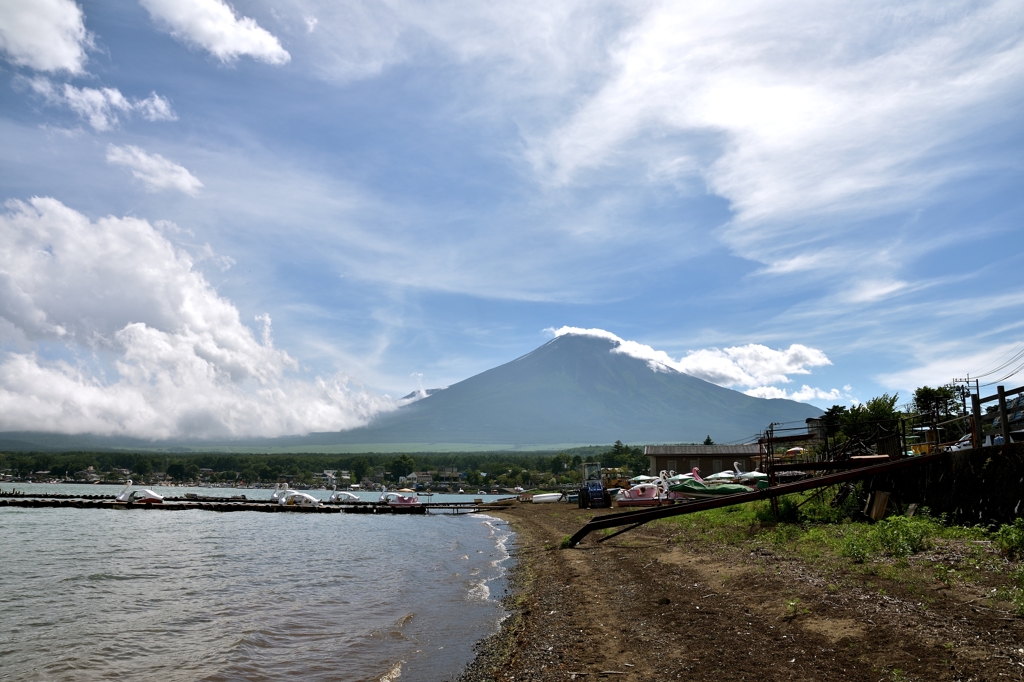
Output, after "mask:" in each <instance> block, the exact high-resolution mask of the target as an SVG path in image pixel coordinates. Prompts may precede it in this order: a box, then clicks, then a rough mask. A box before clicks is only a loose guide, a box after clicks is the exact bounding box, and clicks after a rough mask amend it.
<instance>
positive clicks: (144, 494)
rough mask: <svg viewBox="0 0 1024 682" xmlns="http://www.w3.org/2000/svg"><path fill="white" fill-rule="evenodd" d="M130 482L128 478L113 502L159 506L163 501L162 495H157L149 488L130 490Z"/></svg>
mask: <svg viewBox="0 0 1024 682" xmlns="http://www.w3.org/2000/svg"><path fill="white" fill-rule="evenodd" d="M131 487H132V480H131V479H130V478H129V479H128V483H127V485H125V487H124V490H122V491H121V492H120V494H118V496H117V497H115V498H114V502H123V503H126V504H127V503H128V502H133V503H135V504H161V503H162V502H163V501H164V496H163V495H157V494H156V493H155V492H153V491H152V490H150V489H149V488H143V489H142V490H132V489H131Z"/></svg>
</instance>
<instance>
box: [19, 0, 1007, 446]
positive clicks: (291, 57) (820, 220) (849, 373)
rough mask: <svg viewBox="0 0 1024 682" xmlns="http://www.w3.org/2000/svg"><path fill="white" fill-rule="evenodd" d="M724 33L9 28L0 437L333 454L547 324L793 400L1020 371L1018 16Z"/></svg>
mask: <svg viewBox="0 0 1024 682" xmlns="http://www.w3.org/2000/svg"><path fill="white" fill-rule="evenodd" d="M718 5H719V4H717V3H716V4H707V5H703V4H695V3H659V2H640V3H637V2H586V3H583V2H580V3H572V2H569V3H562V4H559V5H558V6H551V3H540V2H537V3H531V2H523V3H513V4H512V5H496V4H494V3H472V2H462V3H459V2H401V1H398V0H391V1H387V2H372V3H369V2H368V3H359V2H323V3H319V2H314V1H313V0H289V1H284V2H274V3H267V2H235V3H232V4H230V5H229V4H226V3H224V2H223V1H222V0H177V1H172V0H140V1H139V2H134V1H128V0H125V1H109V2H103V3H98V2H84V3H79V4H76V3H74V2H71V0H5V2H3V3H2V4H0V48H2V56H3V62H2V63H0V76H2V78H3V80H4V81H5V82H4V84H3V86H2V87H3V88H4V89H5V90H6V94H5V95H4V96H3V98H0V138H2V139H3V145H2V146H0V155H2V166H0V183H2V188H0V198H2V199H3V200H4V201H6V202H7V204H6V206H5V208H4V209H3V212H2V218H0V231H2V233H3V235H4V236H3V239H2V240H0V251H2V252H3V253H2V254H0V255H2V262H0V352H2V357H0V415H3V416H2V417H0V429H3V430H14V429H40V430H57V431H70V432H79V431H92V432H98V433H110V434H114V433H120V434H130V435H142V436H153V437H160V436H177V435H211V436H212V435H217V436H221V435H253V434H255V435H278V434H282V433H300V432H306V431H309V430H330V429H339V428H347V427H351V426H354V425H357V424H360V423H363V422H365V421H366V419H368V418H370V417H371V416H372V415H373V414H375V413H377V412H378V411H380V410H387V409H393V408H394V406H395V405H396V402H395V400H394V399H395V398H398V397H400V396H402V395H405V394H406V393H408V392H410V391H413V390H415V389H416V388H417V387H418V386H420V385H422V386H423V387H427V388H429V387H437V386H446V385H449V384H451V383H454V382H456V381H459V380H461V379H464V378H466V377H468V376H471V375H473V374H476V373H478V372H481V371H483V370H486V369H488V368H490V367H493V366H496V365H498V364H501V363H503V362H507V361H508V360H511V359H513V358H515V357H517V356H519V355H522V354H523V353H526V352H529V351H530V350H532V349H533V348H535V347H537V346H539V345H540V344H542V343H544V342H545V341H547V340H549V339H550V338H552V335H553V334H554V330H557V329H560V328H562V327H571V328H578V329H580V330H585V329H590V330H604V331H607V332H609V333H611V334H613V335H616V336H617V337H619V338H621V339H624V340H628V341H631V342H635V348H637V349H639V350H637V355H638V356H640V357H655V356H656V357H658V358H661V360H659V361H662V360H663V361H668V362H672V363H675V366H677V367H678V368H680V369H682V370H684V371H688V372H691V373H693V374H695V375H697V376H701V377H703V378H708V379H709V380H714V381H716V382H717V383H720V384H722V385H727V386H730V387H732V388H735V389H737V390H742V391H747V392H751V393H753V394H755V395H762V396H765V397H780V396H795V397H797V398H799V399H804V400H807V401H809V402H812V403H814V404H816V405H819V406H822V407H827V406H829V405H831V404H833V403H837V402H838V403H845V404H850V403H851V402H854V401H857V400H865V399H867V398H870V397H872V396H874V395H878V394H880V393H882V392H889V393H893V392H895V391H899V392H900V395H901V396H904V397H907V396H908V394H909V393H910V392H911V391H912V390H913V388H914V387H916V386H919V385H922V384H926V383H927V384H931V385H935V384H941V383H945V382H947V381H949V380H950V379H952V378H954V377H960V376H964V375H965V374H967V373H972V374H979V373H982V372H985V371H986V370H988V369H991V368H992V367H995V366H998V365H999V363H1000V358H1006V357H1012V356H1013V354H1014V353H1015V352H1016V351H1018V350H1020V349H1021V348H1022V347H1024V284H1022V283H1021V278H1020V276H1019V274H1020V273H1021V272H1022V266H1024V236H1022V233H1021V220H1022V217H1024V199H1022V197H1024V191H1022V185H1024V182H1022V181H1024V172H1022V170H1024V169H1022V165H1024V154H1022V151H1024V125H1022V124H1021V119H1020V111H1022V109H1024V107H1022V104H1024V42H1022V38H1024V30H1022V29H1024V11H1022V9H1021V7H1020V5H1019V3H1016V2H948V3H937V2H927V3H926V2H917V3H893V2H865V3H857V4H856V5H855V6H849V5H847V4H845V3H810V2H746V3H733V4H730V5H728V6H726V7H720V6H718ZM590 333H601V332H590ZM659 351H660V352H661V354H658V352H659ZM1015 366H1016V365H1012V366H1011V367H1010V369H1012V368H1013V367H1015ZM1022 375H1024V372H1022V374H1021V375H1017V376H1015V377H1011V378H1009V379H1007V380H1006V381H1005V382H1004V383H1005V384H1006V385H1007V386H1008V387H1009V386H1017V385H1020V383H1021V376H1022ZM999 376H1001V375H999ZM999 376H997V375H990V376H989V377H988V378H989V379H993V378H999Z"/></svg>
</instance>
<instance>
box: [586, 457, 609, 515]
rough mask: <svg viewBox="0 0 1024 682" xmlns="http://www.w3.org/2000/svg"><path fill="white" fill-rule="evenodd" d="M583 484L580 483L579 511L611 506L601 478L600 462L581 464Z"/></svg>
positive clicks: (606, 489)
mask: <svg viewBox="0 0 1024 682" xmlns="http://www.w3.org/2000/svg"><path fill="white" fill-rule="evenodd" d="M582 466H583V472H582V473H583V482H582V483H580V492H579V501H578V503H579V507H580V509H597V508H599V507H610V506H612V496H611V494H610V493H609V492H608V488H606V487H605V485H604V481H603V480H602V477H601V463H600V462H584V463H583V465H582Z"/></svg>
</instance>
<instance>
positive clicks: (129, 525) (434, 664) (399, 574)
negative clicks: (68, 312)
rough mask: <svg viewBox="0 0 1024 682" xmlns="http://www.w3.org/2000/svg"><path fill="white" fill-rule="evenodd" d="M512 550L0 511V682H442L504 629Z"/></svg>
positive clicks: (450, 521) (309, 526)
mask: <svg viewBox="0 0 1024 682" xmlns="http://www.w3.org/2000/svg"><path fill="white" fill-rule="evenodd" d="M12 487H16V488H17V489H18V490H21V491H24V492H29V493H35V492H44V491H45V492H60V493H83V492H85V493H91V494H116V493H117V492H119V491H120V489H121V488H120V487H115V486H73V485H52V486H44V485H29V484H16V485H12V484H4V485H2V486H0V489H3V490H6V491H10V490H11V488H12ZM153 489H154V490H156V491H157V492H159V493H161V494H164V495H181V494H183V493H184V492H198V493H200V494H203V495H209V496H221V495H223V496H228V495H231V494H236V493H242V494H245V495H246V496H247V497H249V498H250V499H260V498H268V497H269V496H270V492H271V491H269V490H231V489H199V488H157V487H154V488H153ZM309 492H312V493H313V494H316V495H317V496H320V497H324V498H326V497H327V496H328V495H329V494H330V493H329V491H309ZM363 496H365V497H366V498H367V499H375V498H376V495H375V494H370V493H364V494H363ZM425 499H426V498H425ZM455 499H457V500H459V501H471V500H472V499H473V497H472V496H468V497H467V496H441V495H437V496H435V497H434V498H432V501H445V500H455ZM509 536H510V533H509V531H508V528H507V526H506V525H505V524H504V522H502V521H499V520H497V519H494V518H490V517H487V516H484V515H479V514H475V515H464V516H455V517H453V516H444V515H427V516H390V515H379V516H378V515H371V514H366V515H364V514H358V515H357V514H323V515H321V514H262V513H258V512H251V513H245V512H234V513H231V514H223V513H216V512H210V511H202V510H195V511H177V512H173V513H169V512H158V511H135V510H132V511H129V510H119V509H111V510H99V509H73V508H72V509H69V508H63V509H20V508H2V509H0V538H2V542H3V548H2V550H0V671H2V674H0V677H3V678H5V679H24V680H99V679H114V678H117V679H129V678H142V679H145V678H160V679H162V680H197V679H200V680H282V679H286V678H288V679H295V678H302V679H304V680H395V679H399V678H401V679H407V680H428V681H429V680H445V679H448V678H449V677H451V676H453V675H455V674H457V673H458V672H459V671H460V670H461V669H462V668H463V667H464V666H465V665H466V664H467V663H468V662H469V661H470V660H471V659H472V657H473V651H472V646H473V644H474V643H475V642H476V641H477V640H479V639H481V638H483V637H485V636H487V635H488V634H490V633H492V632H494V631H496V630H497V628H498V625H499V623H500V620H501V618H502V617H503V615H504V613H503V610H502V609H501V606H500V604H499V603H498V599H499V598H500V597H501V595H502V594H503V592H504V590H505V577H504V576H505V570H506V568H507V567H506V563H507V560H508V552H507V550H506V544H507V542H508V539H509Z"/></svg>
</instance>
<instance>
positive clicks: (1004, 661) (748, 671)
mask: <svg viewBox="0 0 1024 682" xmlns="http://www.w3.org/2000/svg"><path fill="white" fill-rule="evenodd" d="M613 511H616V510H613ZM595 513H601V512H594V511H584V510H578V509H576V508H575V507H574V506H569V505H565V504H536V505H534V504H521V505H517V506H515V507H511V508H509V509H508V510H507V511H502V512H497V513H495V515H496V516H501V517H502V518H505V519H507V520H508V521H509V522H510V524H511V525H512V527H513V529H514V530H515V531H516V545H515V547H516V549H515V554H516V558H517V566H516V568H515V569H514V571H513V576H512V578H513V586H514V589H513V591H512V593H511V595H510V596H509V597H508V598H507V600H506V602H507V605H508V608H509V609H510V610H511V613H512V615H511V616H510V617H509V618H508V619H506V621H505V623H504V626H503V628H502V630H501V632H499V633H498V634H497V635H495V636H493V637H491V638H490V639H488V640H485V641H484V642H483V643H481V645H480V646H479V651H478V657H477V659H476V660H475V661H474V662H473V664H472V665H471V666H470V667H469V668H468V669H467V670H466V671H465V672H464V673H463V674H462V676H461V677H460V678H459V680H460V682H477V681H480V680H574V679H575V680H581V681H584V682H594V681H595V680H621V681H627V680H672V679H684V680H685V679H693V680H714V681H715V682H719V681H722V682H724V681H727V680H757V681H758V682H768V681H770V680H865V681H867V680H871V681H872V682H875V681H879V680H893V681H899V680H928V681H931V680H965V681H966V680H1024V619H1022V618H1020V617H1017V616H1016V615H1014V613H1013V612H1012V611H1010V610H1007V609H1004V608H998V607H999V605H998V604H996V605H995V607H993V606H992V604H993V603H992V601H991V600H987V601H986V600H985V598H986V596H987V593H988V586H981V585H972V586H971V587H970V588H969V589H968V588H964V587H963V586H960V587H957V586H956V585H954V586H953V587H949V586H948V585H947V584H946V583H944V582H941V581H939V580H934V581H933V583H934V584H929V585H926V586H925V587H924V588H922V587H921V586H920V585H919V586H918V587H917V589H908V588H907V586H906V585H904V584H902V583H900V582H899V581H888V580H886V579H885V578H883V577H878V576H873V577H872V578H871V579H870V580H865V579H863V577H859V576H858V575H857V574H855V573H853V572H851V575H850V576H848V578H849V579H844V580H839V581H837V580H836V577H835V576H834V575H830V576H827V577H826V576H824V575H821V574H820V573H819V572H818V571H817V570H816V569H815V568H814V567H813V566H812V565H810V564H808V563H807V562H804V561H802V560H800V559H794V558H791V557H783V556H777V555H776V554H774V553H772V552H771V551H767V550H764V549H760V550H758V551H750V550H749V548H736V547H723V546H714V545H712V544H710V543H700V542H689V543H687V544H685V545H682V544H680V543H679V542H678V541H677V540H675V539H673V537H672V529H671V527H669V526H665V525H659V526H652V525H648V526H643V527H641V528H639V529H637V530H634V531H631V532H628V533H625V534H623V535H620V536H617V537H615V538H612V539H609V540H607V541H605V542H603V543H598V542H597V538H598V537H601V535H600V534H599V533H593V534H591V535H590V536H588V537H587V538H586V539H585V540H584V541H583V542H582V543H581V544H580V545H579V546H578V547H577V548H574V549H560V548H559V544H560V542H561V540H562V539H563V538H564V537H566V536H567V535H570V534H572V533H573V532H575V531H576V530H578V529H579V528H580V527H581V526H582V525H583V524H584V523H585V522H586V521H587V520H588V519H589V518H591V516H592V515H593V514H595ZM922 589H923V590H924V591H923V592H922ZM982 603H985V604H989V606H982Z"/></svg>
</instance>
